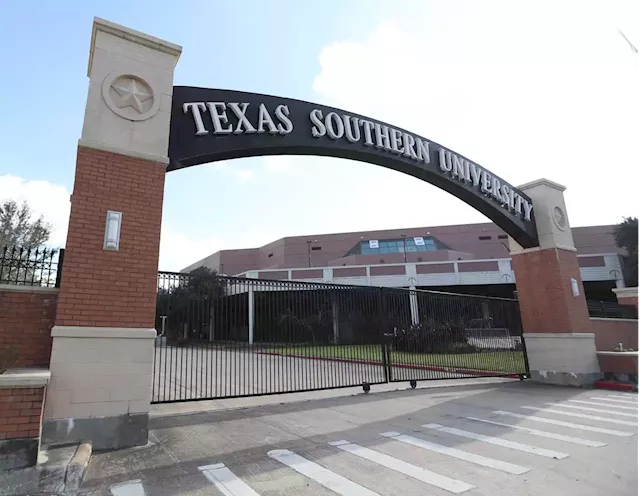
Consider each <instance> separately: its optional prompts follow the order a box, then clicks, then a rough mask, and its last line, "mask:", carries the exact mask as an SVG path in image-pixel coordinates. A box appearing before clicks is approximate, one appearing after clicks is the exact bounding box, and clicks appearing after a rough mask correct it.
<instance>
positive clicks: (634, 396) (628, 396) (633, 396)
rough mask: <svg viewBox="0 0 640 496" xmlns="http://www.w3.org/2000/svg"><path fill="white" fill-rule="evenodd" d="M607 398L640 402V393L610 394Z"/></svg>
mask: <svg viewBox="0 0 640 496" xmlns="http://www.w3.org/2000/svg"><path fill="white" fill-rule="evenodd" d="M607 398H625V399H628V400H636V401H637V400H638V393H635V394H633V393H627V394H610V395H608V396H607Z"/></svg>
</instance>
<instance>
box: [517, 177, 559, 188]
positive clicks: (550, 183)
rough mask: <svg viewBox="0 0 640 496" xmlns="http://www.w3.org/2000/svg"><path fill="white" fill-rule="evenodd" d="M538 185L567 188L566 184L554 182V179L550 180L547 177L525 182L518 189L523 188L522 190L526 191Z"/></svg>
mask: <svg viewBox="0 0 640 496" xmlns="http://www.w3.org/2000/svg"><path fill="white" fill-rule="evenodd" d="M536 186H548V187H550V188H553V189H557V190H558V191H564V190H565V189H567V188H566V186H563V185H562V184H558V183H554V182H553V181H550V180H549V179H545V178H542V179H536V180H535V181H531V182H529V183H525V184H523V185H521V186H518V189H521V190H522V191H526V190H528V189H532V188H535V187H536Z"/></svg>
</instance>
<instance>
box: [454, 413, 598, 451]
mask: <svg viewBox="0 0 640 496" xmlns="http://www.w3.org/2000/svg"><path fill="white" fill-rule="evenodd" d="M465 418H467V419H469V420H475V421H476V422H484V423H486V424H493V425H500V426H502V427H509V428H510V429H519V430H521V431H525V432H528V433H529V434H532V435H534V436H539V437H546V438H549V439H557V440H558V441H566V442H568V443H574V444H581V445H583V446H589V447H591V448H602V447H603V446H606V445H607V443H601V442H599V441H591V440H589V439H581V438H579V437H571V436H565V435H564V434H556V433H555V432H547V431H540V430H538V429H531V428H530V427H523V426H521V425H511V424H505V423H503V422H496V421H495V420H487V419H481V418H477V417H465Z"/></svg>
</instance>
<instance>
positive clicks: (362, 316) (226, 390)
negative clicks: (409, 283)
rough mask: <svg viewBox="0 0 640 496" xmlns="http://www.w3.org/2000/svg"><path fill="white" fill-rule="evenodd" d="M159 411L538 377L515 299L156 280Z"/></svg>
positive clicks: (169, 276)
mask: <svg viewBox="0 0 640 496" xmlns="http://www.w3.org/2000/svg"><path fill="white" fill-rule="evenodd" d="M157 310H158V312H157V322H156V329H157V330H158V334H159V336H158V338H157V341H156V351H155V361H154V380H153V401H154V402H170V401H188V400H199V399H212V398H223V397H235V396H250V395H260V394H276V393H285V392H293V391H305V390H314V389H329V388H336V387H347V386H359V385H363V384H376V383H383V382H388V381H411V382H412V385H415V381H417V380H426V379H446V378H453V377H477V376H494V375H501V376H502V375H517V376H525V375H526V374H527V373H528V369H527V364H526V357H525V351H524V348H523V342H522V330H521V325H520V314H519V310H518V303H517V301H515V300H508V299H499V298H486V297H477V296H468V295H457V294H448V293H440V292H434V291H415V290H404V289H398V288H379V287H369V286H347V285H339V284H333V283H331V284H328V283H325V284H322V283H321V284H317V283H306V282H298V281H268V280H258V279H245V278H235V277H226V276H194V275H190V274H183V273H168V272H161V273H159V275H158V306H157Z"/></svg>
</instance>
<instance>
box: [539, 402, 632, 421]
mask: <svg viewBox="0 0 640 496" xmlns="http://www.w3.org/2000/svg"><path fill="white" fill-rule="evenodd" d="M545 405H550V406H559V407H562V408H573V409H574V410H584V411H585V412H596V413H610V414H611V415H620V416H621V417H631V418H638V414H637V413H629V412H614V411H613V410H611V409H609V410H603V409H602V408H591V407H588V406H579V405H567V404H566V403H545Z"/></svg>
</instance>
